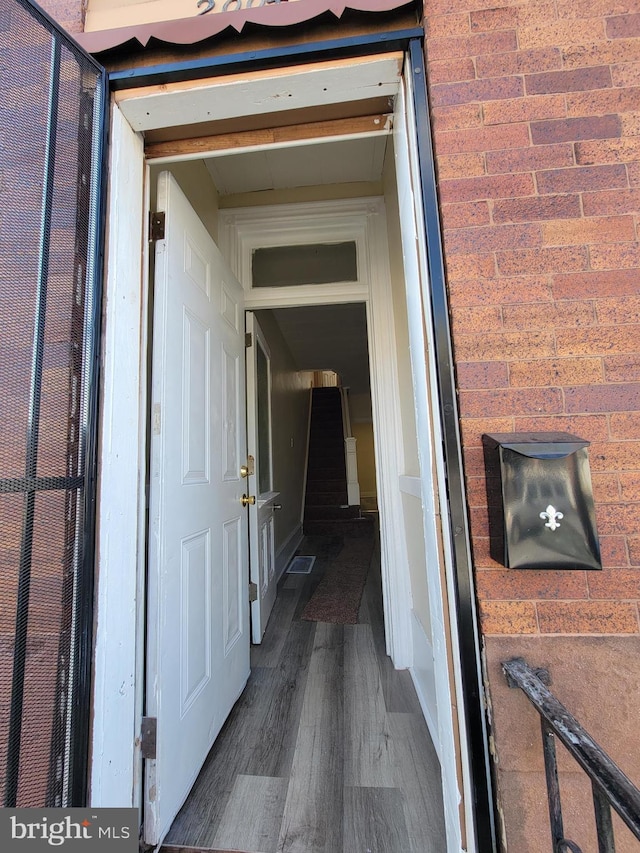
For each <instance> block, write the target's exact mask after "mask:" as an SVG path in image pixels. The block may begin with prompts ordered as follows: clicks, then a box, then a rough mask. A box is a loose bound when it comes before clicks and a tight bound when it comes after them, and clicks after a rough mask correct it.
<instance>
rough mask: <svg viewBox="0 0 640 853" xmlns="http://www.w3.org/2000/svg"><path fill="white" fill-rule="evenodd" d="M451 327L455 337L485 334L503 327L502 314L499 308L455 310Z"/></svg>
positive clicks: (452, 313)
mask: <svg viewBox="0 0 640 853" xmlns="http://www.w3.org/2000/svg"><path fill="white" fill-rule="evenodd" d="M451 327H452V329H453V334H454V337H455V336H456V335H461V334H471V333H474V332H475V333H480V334H481V333H483V332H485V331H487V329H494V330H495V329H500V328H501V327H502V313H501V310H500V308H498V307H497V306H493V305H491V306H488V307H474V308H453V310H452V312H451Z"/></svg>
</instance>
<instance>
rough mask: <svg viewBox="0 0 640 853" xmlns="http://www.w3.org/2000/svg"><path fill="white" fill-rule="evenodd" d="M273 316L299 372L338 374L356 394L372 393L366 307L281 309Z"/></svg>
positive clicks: (321, 306) (318, 306) (360, 305)
mask: <svg viewBox="0 0 640 853" xmlns="http://www.w3.org/2000/svg"><path fill="white" fill-rule="evenodd" d="M272 313H273V316H274V317H275V320H276V322H277V324H278V326H279V328H280V331H281V332H282V335H283V337H284V339H285V340H286V342H287V344H288V345H289V349H290V350H291V355H292V356H293V359H294V361H295V363H296V367H297V368H298V370H335V372H336V373H338V374H339V375H340V377H341V378H342V384H343V385H346V386H347V387H348V388H350V389H351V393H352V394H366V393H367V392H368V391H369V354H368V348H367V320H366V313H365V307H364V305H363V304H356V305H317V306H305V307H303V308H278V309H276V310H274V311H273V312H272Z"/></svg>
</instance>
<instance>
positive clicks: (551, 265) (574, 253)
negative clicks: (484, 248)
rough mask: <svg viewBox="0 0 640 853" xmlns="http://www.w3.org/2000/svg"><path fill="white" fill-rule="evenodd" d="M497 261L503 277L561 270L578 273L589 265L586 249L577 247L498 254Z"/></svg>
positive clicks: (522, 250) (523, 250)
mask: <svg viewBox="0 0 640 853" xmlns="http://www.w3.org/2000/svg"><path fill="white" fill-rule="evenodd" d="M496 260H497V263H498V270H499V271H500V273H502V274H503V275H520V274H531V275H537V274H540V273H553V272H556V271H557V270H561V269H565V270H574V271H576V270H583V269H586V267H587V264H588V258H587V253H586V249H584V248H581V247H577V246H568V247H563V248H559V249H557V248H552V249H549V248H544V249H537V250H534V249H520V250H516V251H512V252H498V253H497V256H496Z"/></svg>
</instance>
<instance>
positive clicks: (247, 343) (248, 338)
mask: <svg viewBox="0 0 640 853" xmlns="http://www.w3.org/2000/svg"><path fill="white" fill-rule="evenodd" d="M244 345H245V347H246V348H247V349H249V347H251V346H253V335H252V334H251V332H245V336H244Z"/></svg>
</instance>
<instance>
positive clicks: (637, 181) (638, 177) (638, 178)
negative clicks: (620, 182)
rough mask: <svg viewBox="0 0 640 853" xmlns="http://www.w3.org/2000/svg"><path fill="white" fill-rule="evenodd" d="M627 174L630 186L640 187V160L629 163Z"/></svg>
mask: <svg viewBox="0 0 640 853" xmlns="http://www.w3.org/2000/svg"><path fill="white" fill-rule="evenodd" d="M627 175H628V176H629V186H630V187H640V162H638V163H627Z"/></svg>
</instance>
